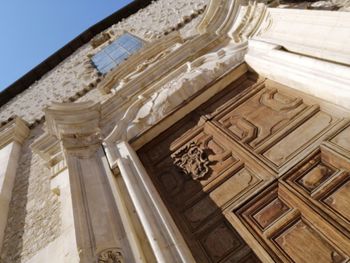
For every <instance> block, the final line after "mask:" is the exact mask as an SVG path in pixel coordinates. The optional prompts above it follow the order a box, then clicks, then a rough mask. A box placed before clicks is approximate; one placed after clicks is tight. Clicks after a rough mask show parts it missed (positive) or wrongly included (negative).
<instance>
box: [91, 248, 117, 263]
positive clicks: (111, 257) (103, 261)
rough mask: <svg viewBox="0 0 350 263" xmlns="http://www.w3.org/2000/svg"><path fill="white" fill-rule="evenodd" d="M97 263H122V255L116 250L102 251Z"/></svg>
mask: <svg viewBox="0 0 350 263" xmlns="http://www.w3.org/2000/svg"><path fill="white" fill-rule="evenodd" d="M97 262H98V263H123V257H122V253H121V252H120V251H119V249H117V248H109V249H106V250H103V251H102V252H101V253H100V255H99V257H98V259H97Z"/></svg>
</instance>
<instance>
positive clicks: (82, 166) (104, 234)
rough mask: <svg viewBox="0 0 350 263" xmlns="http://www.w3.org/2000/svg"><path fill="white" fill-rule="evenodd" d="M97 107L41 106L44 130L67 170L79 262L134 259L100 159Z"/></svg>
mask: <svg viewBox="0 0 350 263" xmlns="http://www.w3.org/2000/svg"><path fill="white" fill-rule="evenodd" d="M99 107H100V105H99V104H93V103H92V102H84V103H74V104H73V103H71V104H68V103H67V104H54V105H52V106H51V107H49V108H48V109H46V120H47V122H46V124H47V129H48V133H49V134H50V135H52V136H55V137H56V138H57V139H58V140H59V142H60V145H61V149H62V151H63V153H64V156H65V160H66V164H67V168H68V174H69V181H70V188H71V199H72V204H73V216H74V225H75V233H76V242H77V247H78V251H79V254H80V262H89V263H90V262H96V261H98V262H109V260H114V261H111V262H119V261H115V260H116V258H117V259H118V260H121V262H122V260H124V261H125V262H135V259H134V258H133V255H132V253H131V250H130V247H129V245H128V241H127V238H126V233H125V230H124V228H123V224H122V223H121V219H120V215H119V213H118V210H117V207H116V204H115V200H113V195H112V192H111V188H110V185H109V182H108V176H109V173H111V171H110V170H109V168H108V166H107V167H106V164H105V162H103V160H104V158H105V156H104V152H103V149H102V147H101V137H100V128H99V119H100V108H99ZM109 256H111V257H112V258H108V257H109ZM106 257H107V258H106ZM103 260H107V261H103Z"/></svg>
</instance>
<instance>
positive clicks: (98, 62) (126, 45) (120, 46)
mask: <svg viewBox="0 0 350 263" xmlns="http://www.w3.org/2000/svg"><path fill="white" fill-rule="evenodd" d="M142 46H143V41H142V40H141V39H139V38H137V37H135V36H133V35H131V34H128V33H126V34H124V35H122V36H120V37H119V38H118V39H116V40H115V41H114V42H112V43H111V44H110V45H108V46H107V47H105V48H103V49H102V50H101V51H99V52H98V53H96V54H95V55H94V56H93V57H92V59H91V60H92V63H93V64H94V65H95V67H96V68H97V70H98V71H99V72H101V73H102V74H105V73H107V72H108V71H110V70H112V69H113V68H115V67H116V66H118V65H119V64H120V63H122V62H123V61H124V60H126V59H127V58H128V57H129V56H130V55H131V54H133V53H135V52H136V51H138V50H139V49H140V48H141V47H142Z"/></svg>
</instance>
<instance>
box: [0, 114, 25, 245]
mask: <svg viewBox="0 0 350 263" xmlns="http://www.w3.org/2000/svg"><path fill="white" fill-rule="evenodd" d="M28 135H29V129H28V127H27V126H26V124H25V123H24V122H23V121H22V120H21V119H20V118H16V119H15V120H13V121H12V122H10V123H9V124H7V125H6V126H4V127H3V128H2V129H1V130H0V250H1V247H2V242H3V238H4V231H5V227H6V223H7V216H8V210H9V204H10V200H11V196H12V189H13V184H14V181H15V176H16V170H17V165H18V161H19V157H20V152H21V144H22V143H23V142H24V140H25V139H26V138H27V136H28Z"/></svg>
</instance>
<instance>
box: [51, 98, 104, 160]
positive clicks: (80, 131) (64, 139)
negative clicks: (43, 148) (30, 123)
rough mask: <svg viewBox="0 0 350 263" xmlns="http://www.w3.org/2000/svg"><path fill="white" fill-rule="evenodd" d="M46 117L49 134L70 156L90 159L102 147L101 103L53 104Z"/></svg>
mask: <svg viewBox="0 0 350 263" xmlns="http://www.w3.org/2000/svg"><path fill="white" fill-rule="evenodd" d="M45 116H46V126H47V131H48V133H49V134H51V135H53V136H55V137H57V138H58V140H59V141H61V145H62V146H63V149H64V151H65V152H67V153H68V154H71V155H76V156H78V157H89V156H91V154H93V153H94V152H96V150H97V149H98V147H99V146H100V145H101V136H100V127H99V124H100V104H99V103H94V102H92V101H87V102H81V103H53V104H52V105H51V106H49V107H48V108H46V110H45Z"/></svg>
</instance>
